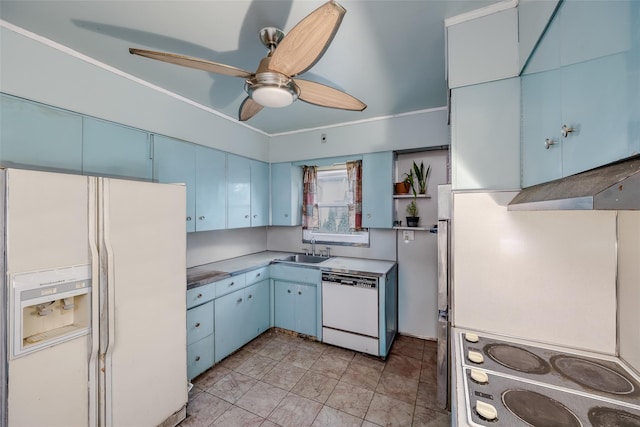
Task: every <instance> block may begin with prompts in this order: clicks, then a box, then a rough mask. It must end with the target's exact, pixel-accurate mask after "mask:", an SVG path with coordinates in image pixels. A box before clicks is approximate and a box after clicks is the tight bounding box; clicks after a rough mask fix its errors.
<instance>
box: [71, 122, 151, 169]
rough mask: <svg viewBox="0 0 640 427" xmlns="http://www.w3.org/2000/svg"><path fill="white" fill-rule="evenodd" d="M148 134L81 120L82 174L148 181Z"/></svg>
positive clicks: (149, 151) (105, 123)
mask: <svg viewBox="0 0 640 427" xmlns="http://www.w3.org/2000/svg"><path fill="white" fill-rule="evenodd" d="M149 139H150V138H149V134H148V133H147V132H143V131H141V130H137V129H133V128H129V127H125V126H120V125H117V124H115V123H110V122H105V121H102V120H97V119H93V118H90V117H84V118H83V119H82V173H83V174H85V175H100V176H118V177H126V178H139V179H147V180H151V179H152V166H153V165H152V159H151V147H150V145H151V142H150V141H149Z"/></svg>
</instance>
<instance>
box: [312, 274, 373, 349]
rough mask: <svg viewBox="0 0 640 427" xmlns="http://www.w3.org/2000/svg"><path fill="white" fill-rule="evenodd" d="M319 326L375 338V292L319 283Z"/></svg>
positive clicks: (352, 286)
mask: <svg viewBox="0 0 640 427" xmlns="http://www.w3.org/2000/svg"><path fill="white" fill-rule="evenodd" d="M322 326H323V327H325V328H331V329H337V330H340V331H345V332H352V333H355V334H359V335H366V336H369V337H373V338H378V289H377V286H376V287H375V288H362V287H358V286H354V285H353V283H349V284H343V283H342V282H340V281H331V282H329V281H323V282H322Z"/></svg>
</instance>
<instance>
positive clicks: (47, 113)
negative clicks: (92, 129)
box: [0, 94, 82, 173]
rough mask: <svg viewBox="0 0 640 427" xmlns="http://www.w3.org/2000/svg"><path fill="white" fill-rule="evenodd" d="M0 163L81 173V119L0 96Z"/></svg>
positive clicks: (17, 99) (13, 98)
mask: <svg viewBox="0 0 640 427" xmlns="http://www.w3.org/2000/svg"><path fill="white" fill-rule="evenodd" d="M0 163H1V164H2V165H3V166H7V167H25V168H30V169H40V170H51V171H61V172H77V173H80V172H81V170H82V116H80V115H77V114H73V113H69V112H66V111H63V110H59V109H57V108H52V107H47V106H44V105H39V104H36V103H33V102H29V101H25V100H22V99H19V98H15V97H12V96H8V95H4V94H0Z"/></svg>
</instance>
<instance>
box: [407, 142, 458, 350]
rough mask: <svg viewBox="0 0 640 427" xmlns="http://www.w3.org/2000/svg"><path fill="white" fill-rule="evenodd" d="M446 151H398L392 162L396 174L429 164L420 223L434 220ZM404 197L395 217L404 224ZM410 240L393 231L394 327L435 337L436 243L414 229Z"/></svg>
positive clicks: (445, 174) (443, 180) (445, 171)
mask: <svg viewBox="0 0 640 427" xmlns="http://www.w3.org/2000/svg"><path fill="white" fill-rule="evenodd" d="M448 158H449V151H448V150H436V151H426V152H419V153H410V154H401V155H399V156H398V161H397V163H396V166H397V169H398V172H397V173H398V175H397V176H398V177H401V176H402V173H404V172H408V171H409V168H410V167H411V166H412V165H413V162H414V161H415V162H416V163H417V164H418V165H420V162H421V161H422V162H424V166H425V168H426V167H427V165H431V175H430V178H429V183H428V186H427V194H430V195H431V199H418V200H417V204H418V208H419V212H418V215H419V216H420V224H419V225H420V226H421V227H428V226H430V225H434V224H437V222H438V185H439V184H446V183H447V182H448V179H447V177H448V167H447V165H448ZM408 203H409V201H408V200H404V199H402V200H397V201H396V218H398V219H401V220H402V223H403V225H406V219H405V217H406V211H405V210H406V206H407V204H408ZM413 234H414V240H413V241H409V242H407V243H405V242H404V239H403V233H402V231H398V232H397V238H396V239H397V246H398V327H399V330H400V332H401V333H403V334H405V335H412V336H416V337H420V338H433V339H435V338H436V336H437V329H436V328H437V322H438V244H437V235H436V234H433V233H430V232H428V231H414V232H413Z"/></svg>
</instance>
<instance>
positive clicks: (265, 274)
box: [245, 266, 269, 286]
mask: <svg viewBox="0 0 640 427" xmlns="http://www.w3.org/2000/svg"><path fill="white" fill-rule="evenodd" d="M245 276H246V284H247V286H249V285H253V284H254V283H258V282H262V281H263V280H266V279H268V278H269V266H266V267H262V268H256V269H255V270H251V271H247V272H246V273H245Z"/></svg>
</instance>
